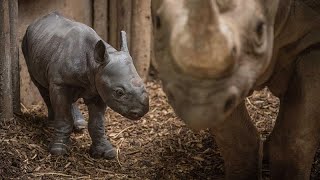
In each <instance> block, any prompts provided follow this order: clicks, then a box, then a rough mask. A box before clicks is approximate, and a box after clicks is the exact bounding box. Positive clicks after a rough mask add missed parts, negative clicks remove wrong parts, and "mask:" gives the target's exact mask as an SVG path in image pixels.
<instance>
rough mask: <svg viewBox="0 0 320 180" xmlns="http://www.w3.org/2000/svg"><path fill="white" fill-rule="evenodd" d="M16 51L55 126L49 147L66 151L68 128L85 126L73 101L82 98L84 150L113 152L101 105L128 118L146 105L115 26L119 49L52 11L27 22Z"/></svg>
mask: <svg viewBox="0 0 320 180" xmlns="http://www.w3.org/2000/svg"><path fill="white" fill-rule="evenodd" d="M22 51H23V55H24V57H25V60H26V63H27V66H28V70H29V73H30V76H31V79H32V81H33V83H34V84H35V85H36V86H37V88H38V89H39V92H40V94H41V96H42V97H43V100H44V101H45V103H46V105H47V107H48V119H49V120H51V121H52V124H53V126H54V129H55V131H54V137H53V140H52V142H51V144H50V146H49V150H50V152H51V153H52V154H55V155H63V154H65V153H67V147H68V146H67V145H68V142H69V137H70V134H71V133H72V131H73V128H76V129H82V128H84V127H85V126H86V122H85V121H84V118H83V116H82V115H81V113H80V111H79V109H78V107H77V106H76V105H75V104H74V103H75V101H77V99H79V98H83V99H84V102H85V104H86V105H87V106H88V110H89V122H88V130H89V134H90V136H91V139H92V145H91V147H90V155H91V156H92V157H95V158H100V157H102V158H106V159H112V158H114V157H115V154H116V153H115V151H114V149H113V147H112V145H111V144H110V142H109V141H108V140H107V139H106V136H105V127H104V121H105V117H104V115H105V111H106V107H107V106H109V107H110V108H111V109H113V110H114V111H116V112H118V113H120V114H121V115H123V116H125V117H127V118H129V119H133V120H136V119H140V118H141V117H142V116H144V115H145V114H146V113H147V112H148V110H149V98H148V94H147V92H146V89H145V87H144V84H143V82H142V80H141V78H140V77H139V75H138V74H137V71H136V69H135V67H134V65H133V62H132V58H131V56H130V54H129V51H128V46H127V40H126V33H125V32H124V31H122V32H121V51H117V50H116V49H114V48H113V47H111V46H110V45H109V44H107V43H106V42H105V41H103V40H102V39H101V38H100V37H99V36H98V35H97V34H96V32H95V31H94V30H93V29H91V28H90V27H88V26H86V25H84V24H81V23H78V22H74V21H72V20H69V19H67V18H65V17H63V16H62V15H60V14H58V13H56V12H54V13H50V14H48V15H46V16H44V17H42V18H41V19H39V20H37V21H35V22H34V23H32V24H31V25H30V26H29V27H28V29H27V31H26V33H25V36H24V38H23V42H22Z"/></svg>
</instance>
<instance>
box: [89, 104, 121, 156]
mask: <svg viewBox="0 0 320 180" xmlns="http://www.w3.org/2000/svg"><path fill="white" fill-rule="evenodd" d="M85 103H86V104H87V106H88V110H89V123H88V130H89V134H90V137H91V139H92V145H91V147H90V155H91V156H92V157H94V158H105V159H113V158H115V157H116V152H115V150H114V148H113V147H112V145H111V143H110V142H109V141H108V140H107V138H106V135H105V127H104V122H105V117H104V115H105V111H106V104H105V103H104V102H103V101H102V100H101V99H100V98H99V99H98V100H91V101H90V100H85Z"/></svg>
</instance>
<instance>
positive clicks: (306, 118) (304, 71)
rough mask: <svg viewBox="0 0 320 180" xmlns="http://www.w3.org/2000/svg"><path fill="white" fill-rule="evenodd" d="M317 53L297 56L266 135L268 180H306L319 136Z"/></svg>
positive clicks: (308, 176)
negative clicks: (275, 114) (268, 132)
mask: <svg viewBox="0 0 320 180" xmlns="http://www.w3.org/2000/svg"><path fill="white" fill-rule="evenodd" d="M319 57H320V50H318V51H311V52H310V53H308V54H305V55H303V56H301V57H300V58H299V59H298V62H297V63H296V68H295V72H294V73H293V74H294V75H293V78H292V80H291V82H290V83H289V87H288V90H287V92H286V94H285V96H284V97H282V98H281V106H280V112H279V115H278V119H277V121H276V124H275V127H274V129H273V132H272V133H271V135H270V144H269V152H270V154H269V157H270V167H271V177H272V179H288V180H289V179H290V180H294V179H297V180H298V179H299V180H301V179H309V178H310V171H311V166H312V162H313V158H314V155H315V153H316V150H317V147H318V140H319V139H318V138H319V135H320V133H319V132H320V131H319V130H320V119H319V117H320V111H319V107H320V96H319V90H320V71H319V69H320V59H319Z"/></svg>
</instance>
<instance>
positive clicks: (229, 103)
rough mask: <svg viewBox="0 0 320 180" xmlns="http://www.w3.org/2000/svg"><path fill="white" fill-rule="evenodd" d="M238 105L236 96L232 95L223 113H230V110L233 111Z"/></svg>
mask: <svg viewBox="0 0 320 180" xmlns="http://www.w3.org/2000/svg"><path fill="white" fill-rule="evenodd" d="M235 105H236V96H235V95H232V96H230V97H229V98H228V99H227V101H226V103H225V105H224V108H223V112H224V113H227V112H228V111H230V109H232V108H233V107H234V106H235Z"/></svg>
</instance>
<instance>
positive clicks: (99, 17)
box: [93, 0, 108, 42]
mask: <svg viewBox="0 0 320 180" xmlns="http://www.w3.org/2000/svg"><path fill="white" fill-rule="evenodd" d="M93 28H94V30H95V31H96V32H97V34H98V35H99V36H100V37H101V38H102V39H103V40H105V41H106V42H108V1H106V0H94V1H93Z"/></svg>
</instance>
